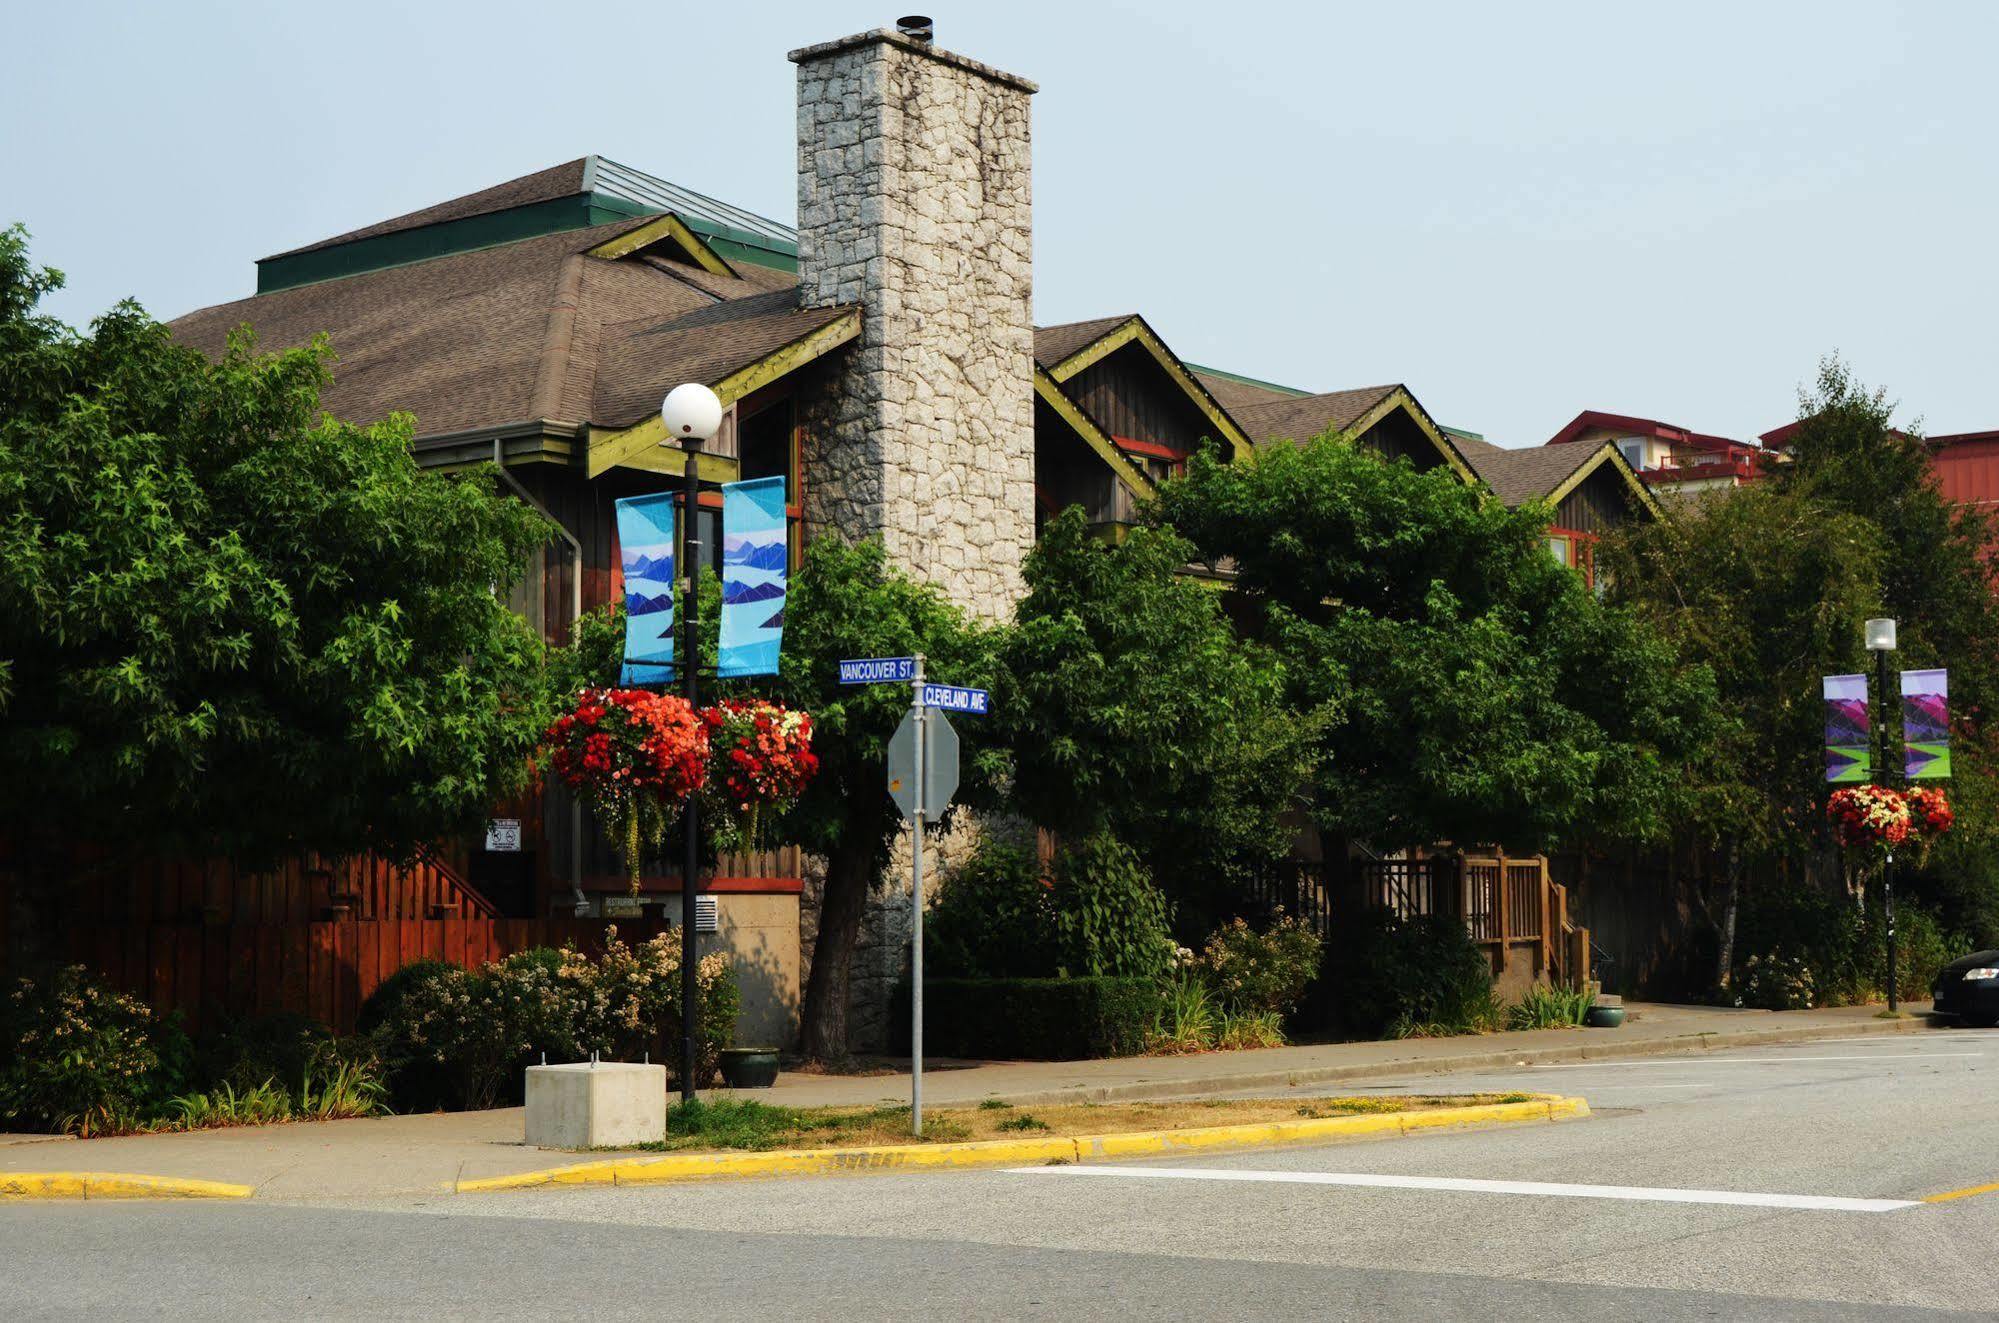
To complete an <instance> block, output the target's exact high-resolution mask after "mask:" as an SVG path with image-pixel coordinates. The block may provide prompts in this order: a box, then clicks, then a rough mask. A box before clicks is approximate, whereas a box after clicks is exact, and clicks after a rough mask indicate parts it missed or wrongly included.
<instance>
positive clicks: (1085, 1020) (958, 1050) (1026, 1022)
mask: <svg viewBox="0 0 1999 1323" xmlns="http://www.w3.org/2000/svg"><path fill="white" fill-rule="evenodd" d="M923 990H924V998H923V1046H924V1050H925V1051H926V1052H930V1053H934V1054H935V1055H937V1056H947V1057H984V1058H1012V1059H1020V1060H1029V1061H1072V1060H1078V1059H1081V1058H1085V1057H1101V1056H1129V1055H1131V1054H1133V1053H1136V1052H1140V1051H1143V1050H1144V1047H1145V1040H1146V1036H1147V1034H1148V1032H1149V1031H1150V1030H1151V1029H1152V1027H1153V1023H1154V1020H1155V1019H1156V1018H1157V1015H1158V1012H1159V1008H1160V990H1159V985H1158V984H1157V983H1156V982H1155V981H1154V980H1152V979H1144V978H1023V979H926V980H924V984H923ZM897 1001H898V1002H899V1003H900V1008H901V1014H900V1015H898V1016H897V1017H896V1021H895V1023H896V1024H897V1025H898V1026H899V1027H901V1026H907V1025H908V1023H909V1014H908V1008H909V990H908V987H907V986H906V985H905V986H904V987H903V988H902V989H900V990H899V992H898V994H897ZM900 1033H901V1034H902V1035H905V1037H903V1038H901V1039H900V1042H899V1044H898V1045H899V1046H905V1047H906V1046H907V1043H908V1039H907V1037H906V1035H907V1033H908V1029H907V1028H906V1027H901V1028H900Z"/></svg>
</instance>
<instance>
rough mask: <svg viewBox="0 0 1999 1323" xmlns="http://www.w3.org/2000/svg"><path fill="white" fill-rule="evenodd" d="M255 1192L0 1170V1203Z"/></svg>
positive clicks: (187, 1181)
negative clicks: (32, 1200)
mask: <svg viewBox="0 0 1999 1323" xmlns="http://www.w3.org/2000/svg"><path fill="white" fill-rule="evenodd" d="M254 1193H256V1191H255V1190H254V1189H253V1188H252V1187H250V1186H248V1185H231V1184H229V1183H228V1182H226V1181H200V1180H193V1179H191V1178H187V1177H182V1176H140V1175H135V1174H132V1173H129V1172H122V1171H6V1172H0V1202H12V1201H15V1200H26V1199H248V1198H249V1197H250V1196H251V1195H252V1194H254Z"/></svg>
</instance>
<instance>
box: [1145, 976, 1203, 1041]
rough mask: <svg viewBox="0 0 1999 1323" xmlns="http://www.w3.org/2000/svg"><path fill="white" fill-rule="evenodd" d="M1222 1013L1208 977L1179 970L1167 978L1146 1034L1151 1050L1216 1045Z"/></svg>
mask: <svg viewBox="0 0 1999 1323" xmlns="http://www.w3.org/2000/svg"><path fill="white" fill-rule="evenodd" d="M1220 1025H1221V1013H1220V1012H1219V1010H1218V1009H1217V1008H1216V1006H1215V998H1214V994H1213V993H1212V992H1211V991H1210V990H1209V987H1208V980H1207V979H1206V978H1205V977H1204V976H1202V975H1201V974H1199V973H1194V972H1189V973H1182V974H1179V975H1177V976H1175V977H1174V978H1172V979H1171V980H1169V981H1168V982H1167V983H1166V985H1165V987H1164V989H1163V990H1162V995H1161V998H1160V1005H1159V1011H1158V1013H1157V1014H1156V1015H1154V1017H1153V1020H1152V1029H1151V1031H1150V1032H1149V1033H1147V1034H1146V1036H1145V1050H1146V1051H1147V1052H1150V1053H1170V1052H1205V1051H1207V1050H1208V1049H1209V1048H1211V1047H1213V1046H1214V1045H1215V1040H1216V1037H1217V1036H1218V1034H1219V1032H1220Z"/></svg>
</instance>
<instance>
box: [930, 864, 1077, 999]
mask: <svg viewBox="0 0 1999 1323" xmlns="http://www.w3.org/2000/svg"><path fill="white" fill-rule="evenodd" d="M1049 890H1050V886H1049V883H1048V882H1047V880H1045V879H1044V878H1043V877H1042V876H1041V869H1040V866H1039V865H1037V864H1036V863H1035V859H1034V855H1033V854H1032V853H1031V852H1030V851H1027V850H1024V849H1021V848H1020V847H1018V846H1014V845H1008V844H1005V843H1002V842H999V841H994V840H986V841H982V842H981V843H980V844H979V846H978V848H977V849H976V850H974V851H973V853H972V856H971V858H969V859H967V860H966V861H965V862H964V864H963V865H961V866H960V867H959V868H958V869H957V870H956V871H954V872H953V873H951V874H950V875H949V876H948V877H946V878H945V879H944V885H943V887H942V888H940V889H939V891H938V894H937V900H936V903H935V905H934V906H933V907H932V909H931V911H930V913H929V915H928V916H926V919H925V923H924V933H923V945H924V957H925V959H927V960H928V961H929V963H930V967H931V968H932V969H934V970H935V971H936V972H937V973H938V974H939V975H942V976H945V977H948V978H1046V977H1049V976H1052V975H1053V974H1054V973H1055V969H1056V963H1057V962H1056V956H1055V952H1054V948H1053V944H1052V943H1051V941H1050V940H1049V934H1050V931H1051V929H1052V927H1053V919H1052V916H1051V914H1050V912H1049V911H1050V898H1049Z"/></svg>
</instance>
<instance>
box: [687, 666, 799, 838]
mask: <svg viewBox="0 0 1999 1323" xmlns="http://www.w3.org/2000/svg"><path fill="white" fill-rule="evenodd" d="M701 716H702V720H703V721H704V722H705V723H706V724H707V727H708V744H709V767H710V775H709V778H708V788H707V792H706V793H707V796H708V802H709V804H710V805H711V806H712V807H713V809H714V810H715V811H714V813H713V816H712V821H713V823H714V824H715V825H714V830H715V841H716V845H717V847H718V848H721V849H739V848H747V849H755V848H757V847H758V846H759V845H761V844H763V843H764V842H763V840H762V833H763V830H764V829H765V828H767V827H768V826H769V824H770V823H772V822H773V821H775V820H776V819H777V818H778V817H779V816H781V815H782V814H783V813H784V812H785V811H786V810H787V809H789V808H791V806H792V805H794V804H796V803H797V802H798V798H799V796H800V795H803V794H804V793H805V787H806V786H807V785H809V784H810V783H811V781H812V778H813V776H814V775H815V774H816V773H817V772H818V770H819V759H818V756H817V755H815V754H814V753H813V752H812V718H811V717H809V716H807V715H806V714H805V713H803V712H799V711H795V710H793V709H791V708H788V707H785V706H783V705H782V704H779V703H772V702H769V701H768V700H765V699H761V698H730V699H724V700H723V701H722V702H720V703H718V704H716V705H715V706H714V707H711V708H708V709H706V710H704V711H703V712H702V714H701Z"/></svg>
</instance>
